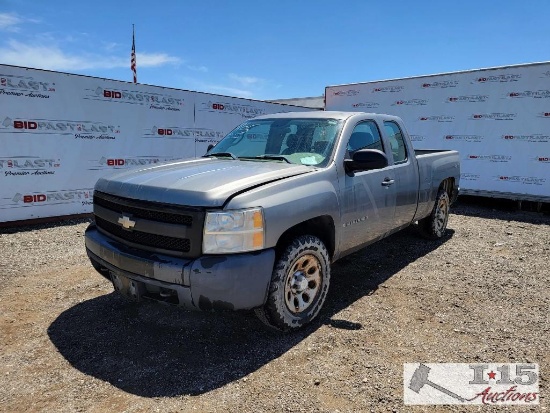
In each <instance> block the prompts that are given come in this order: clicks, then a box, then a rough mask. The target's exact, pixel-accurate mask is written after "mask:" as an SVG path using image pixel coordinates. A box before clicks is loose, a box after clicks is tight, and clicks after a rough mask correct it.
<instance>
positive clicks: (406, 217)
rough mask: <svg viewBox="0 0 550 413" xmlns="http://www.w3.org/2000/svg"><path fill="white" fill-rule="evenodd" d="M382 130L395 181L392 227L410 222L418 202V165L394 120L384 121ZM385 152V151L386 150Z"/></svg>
mask: <svg viewBox="0 0 550 413" xmlns="http://www.w3.org/2000/svg"><path fill="white" fill-rule="evenodd" d="M384 132H385V135H386V137H387V141H388V142H389V146H390V147H389V148H387V149H389V150H390V153H389V154H388V156H389V158H390V164H391V163H393V165H392V166H391V167H390V168H389V169H391V171H392V173H393V175H394V179H395V183H394V185H393V186H394V188H395V194H396V198H395V217H394V220H393V221H394V223H393V227H394V228H399V227H402V226H405V225H408V224H410V222H411V221H412V219H413V218H414V215H415V213H416V207H417V203H418V187H419V185H418V184H419V182H418V179H419V178H418V166H417V163H416V158H415V157H414V152H413V151H412V149H411V152H412V153H409V149H408V147H407V144H406V142H405V137H404V135H403V130H402V128H401V126H400V125H399V124H398V123H397V122H394V121H384ZM386 153H387V152H386Z"/></svg>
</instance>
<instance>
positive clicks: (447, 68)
mask: <svg viewBox="0 0 550 413" xmlns="http://www.w3.org/2000/svg"><path fill="white" fill-rule="evenodd" d="M549 16H550V1H547V0H522V1H518V0H500V1H498V0H495V1H489V0H477V1H471V0H455V1H445V0H439V1H436V0H425V1H423V0H417V1H407V0H385V1H379V0H340V1H335V0H331V1H329V0H269V1H268V0H254V1H252V0H227V1H223V0H210V1H205V0H200V1H192V0H171V1H168V0H154V1H145V0H134V1H127V0H94V1H87V0H74V1H69V0H0V64H9V65H16V66H25V67H32V68H39V69H47V70H55V71H60V72H67V73H76V74H83V75H88V76H96V77H102V78H108V79H115V80H123V81H132V72H131V70H130V52H131V46H132V24H135V41H136V52H137V76H138V82H139V83H145V84H150V85H157V86H166V87H172V88H177V89H186V90H193V91H199V92H208V93H215V94H221V95H228V96H236V97H244V98H252V99H261V100H271V99H284V98H295V97H310V96H320V95H322V94H323V93H324V88H325V86H328V85H339V84H347V83H356V82H368V81H375V80H383V79H394V78H400V77H409V76H418V75H427V74H435V73H444V72H453V71H460V70H469V69H477V68H485V67H495V66H505V65H512V64H522V63H532V62H542V61H549V60H550V19H549Z"/></svg>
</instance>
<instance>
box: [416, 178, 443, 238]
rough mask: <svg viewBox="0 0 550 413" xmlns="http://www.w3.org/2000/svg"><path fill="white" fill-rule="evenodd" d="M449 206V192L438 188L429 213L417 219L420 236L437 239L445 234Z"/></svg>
mask: <svg viewBox="0 0 550 413" xmlns="http://www.w3.org/2000/svg"><path fill="white" fill-rule="evenodd" d="M450 206H451V201H450V199H449V194H448V193H447V191H445V190H444V189H442V188H440V189H439V192H438V193H437V197H436V199H435V205H434V207H433V209H432V212H431V214H430V215H429V216H427V217H426V218H424V219H421V220H420V221H418V228H419V229H420V233H421V234H422V236H424V237H426V238H428V239H439V238H441V237H443V235H445V231H446V230H447V222H448V221H449V208H450Z"/></svg>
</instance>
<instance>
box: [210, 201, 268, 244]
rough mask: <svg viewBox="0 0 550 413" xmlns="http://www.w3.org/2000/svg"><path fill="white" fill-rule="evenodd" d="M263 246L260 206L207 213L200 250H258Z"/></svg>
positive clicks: (262, 216) (262, 219)
mask: <svg viewBox="0 0 550 413" xmlns="http://www.w3.org/2000/svg"><path fill="white" fill-rule="evenodd" d="M263 247H264V215H263V212H262V208H250V209H237V210H233V211H220V212H207V213H206V221H205V222H204V237H203V241H202V251H203V253H205V254H224V253H235V252H245V251H254V250H260V249H262V248H263Z"/></svg>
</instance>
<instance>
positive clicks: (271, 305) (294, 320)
mask: <svg viewBox="0 0 550 413" xmlns="http://www.w3.org/2000/svg"><path fill="white" fill-rule="evenodd" d="M329 283H330V259H329V254H328V251H327V249H326V247H325V245H324V244H323V242H322V241H321V240H320V239H319V238H317V237H314V236H311V235H302V236H299V237H297V238H295V239H294V240H293V241H292V242H291V243H290V244H289V245H288V246H287V247H286V248H285V250H284V252H283V253H282V254H281V255H280V257H279V258H278V259H277V261H276V262H275V266H274V269H273V274H272V276H271V284H270V286H269V293H268V297H267V301H266V303H265V305H264V306H263V307H261V308H259V309H256V310H255V312H256V315H257V316H258V318H259V319H260V320H262V321H263V322H264V323H265V324H267V325H268V326H269V327H272V328H275V329H277V330H279V331H293V330H297V329H299V328H301V327H303V326H305V325H306V324H308V323H310V322H311V321H312V320H313V319H314V318H315V317H316V316H317V314H318V313H319V310H320V309H321V307H322V306H323V303H324V302H325V298H326V295H327V292H328V288H329Z"/></svg>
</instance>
